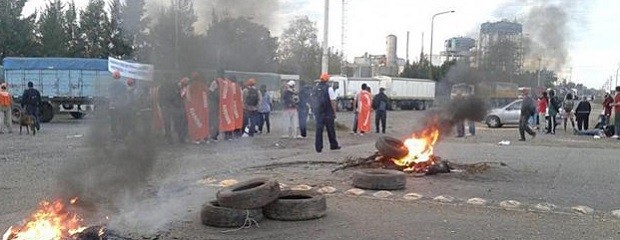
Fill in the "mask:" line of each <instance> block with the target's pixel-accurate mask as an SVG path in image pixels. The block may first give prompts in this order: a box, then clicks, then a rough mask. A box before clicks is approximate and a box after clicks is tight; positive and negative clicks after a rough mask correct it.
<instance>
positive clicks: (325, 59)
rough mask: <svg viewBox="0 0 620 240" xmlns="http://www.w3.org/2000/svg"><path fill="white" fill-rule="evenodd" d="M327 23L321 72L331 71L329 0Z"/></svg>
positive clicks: (326, 9) (326, 15)
mask: <svg viewBox="0 0 620 240" xmlns="http://www.w3.org/2000/svg"><path fill="white" fill-rule="evenodd" d="M324 14H325V25H323V26H324V29H323V31H324V32H323V62H322V64H321V73H326V72H328V71H329V56H328V55H327V54H329V50H328V46H329V44H328V40H329V0H325V13H324Z"/></svg>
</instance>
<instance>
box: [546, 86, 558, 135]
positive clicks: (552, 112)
mask: <svg viewBox="0 0 620 240" xmlns="http://www.w3.org/2000/svg"><path fill="white" fill-rule="evenodd" d="M548 109H549V119H548V120H547V124H548V125H547V133H551V134H555V126H556V125H557V124H556V119H555V117H556V116H557V115H558V113H559V112H560V101H559V100H558V98H557V97H556V96H555V91H553V90H549V106H548Z"/></svg>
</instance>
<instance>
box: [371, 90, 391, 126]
mask: <svg viewBox="0 0 620 240" xmlns="http://www.w3.org/2000/svg"><path fill="white" fill-rule="evenodd" d="M389 105H390V99H389V98H388V96H387V95H385V88H379V94H377V95H375V97H374V98H373V99H372V109H374V110H375V130H376V132H377V133H379V123H381V129H382V131H381V132H382V133H385V125H386V121H387V109H388V106H389Z"/></svg>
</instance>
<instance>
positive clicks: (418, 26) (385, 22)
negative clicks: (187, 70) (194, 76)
mask: <svg viewBox="0 0 620 240" xmlns="http://www.w3.org/2000/svg"><path fill="white" fill-rule="evenodd" d="M157 1H162V2H169V1H167V0H166V1H164V0H157ZM196 1H201V2H202V3H206V4H208V2H209V1H210V0H196ZM246 1H261V0H246ZM278 1H279V6H278V8H277V9H278V10H277V11H276V12H275V13H273V14H274V16H272V18H270V19H271V21H270V22H268V23H264V24H266V25H268V27H269V28H270V29H271V30H272V32H273V34H275V35H279V34H280V33H281V32H282V30H283V29H284V28H285V27H286V25H287V23H288V22H289V21H290V20H293V19H294V18H295V17H296V16H303V15H307V16H309V17H310V19H311V20H313V21H315V22H316V23H317V28H318V29H319V36H321V39H320V40H321V41H322V36H323V22H324V21H323V16H324V15H323V12H324V6H325V5H324V4H325V1H324V0H278ZM45 2H46V0H30V1H29V2H28V3H27V5H26V9H25V10H24V13H25V14H26V13H30V12H33V11H34V10H35V9H41V8H43V7H44V6H45ZM75 2H76V5H77V6H78V7H83V6H85V5H86V4H87V2H88V1H87V0H75ZM342 2H343V1H342V0H330V15H329V16H330V27H329V38H330V39H329V45H330V46H332V47H334V48H336V49H341V48H342V44H341V39H342V38H341V35H342V29H343V28H342V24H341V23H342V9H343V8H342V6H343V3H342ZM345 2H346V3H345V27H344V35H345V41H344V43H345V44H344V53H345V56H346V57H347V59H349V60H352V59H353V57H356V56H361V55H363V54H364V53H366V52H368V53H370V54H385V52H386V45H385V42H386V37H387V35H389V34H393V35H396V36H397V37H398V57H400V58H405V56H406V51H405V50H406V36H407V31H409V32H410V44H409V58H410V59H412V60H416V59H417V58H418V56H419V54H420V51H421V49H422V34H424V40H423V43H424V45H423V46H424V47H423V48H424V52H425V53H428V51H429V48H430V35H431V34H430V32H431V17H432V16H433V14H435V13H438V12H443V11H449V10H454V11H455V12H454V13H449V14H444V15H440V16H437V17H436V18H435V23H434V33H433V54H434V55H436V54H439V52H440V51H442V50H443V45H444V41H445V40H446V39H449V38H451V37H458V36H467V37H472V38H474V39H477V36H478V32H479V29H480V24H482V23H484V22H489V21H491V22H494V21H499V20H502V19H508V20H511V21H512V20H515V19H516V20H517V21H520V22H521V21H524V19H525V18H526V17H527V14H528V11H529V10H530V9H531V8H532V7H534V6H539V5H541V4H547V5H555V6H559V7H561V8H563V9H564V10H565V11H566V13H567V18H568V23H567V24H568V31H567V32H565V34H564V35H565V36H566V43H567V50H568V59H567V63H566V64H565V66H563V67H562V68H561V69H557V72H559V73H560V74H561V77H562V78H566V79H570V80H571V81H572V82H575V83H582V84H584V85H586V86H588V87H591V88H601V87H602V86H603V85H604V84H605V82H606V81H607V79H609V78H610V77H612V78H613V79H612V83H613V84H614V85H615V77H616V70H617V69H618V68H619V66H620V65H619V64H620V54H618V52H619V48H618V46H619V44H620V31H619V30H618V29H620V28H618V27H619V26H620V18H618V15H617V14H618V12H617V9H620V1H617V0H476V1H473V0H470V1H465V0H416V1H412V0H381V1H379V0H345ZM524 34H528V33H527V32H524ZM542 59H543V60H542V62H543V63H542V65H543V66H544V65H545V58H544V56H543V57H542Z"/></svg>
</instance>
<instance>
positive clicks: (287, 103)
mask: <svg viewBox="0 0 620 240" xmlns="http://www.w3.org/2000/svg"><path fill="white" fill-rule="evenodd" d="M295 85H296V83H295V81H293V80H291V81H289V82H288V83H286V86H285V87H284V89H283V92H282V103H283V105H284V119H285V121H286V122H288V135H284V136H282V137H284V138H301V136H300V135H298V124H299V115H298V114H297V104H298V103H299V95H298V94H297V90H296V89H295Z"/></svg>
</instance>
